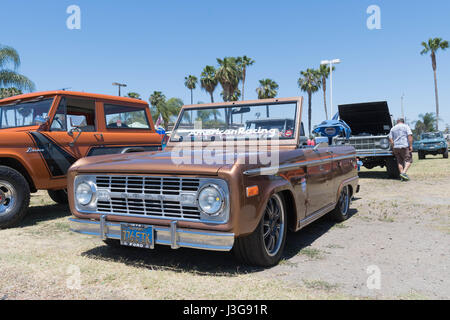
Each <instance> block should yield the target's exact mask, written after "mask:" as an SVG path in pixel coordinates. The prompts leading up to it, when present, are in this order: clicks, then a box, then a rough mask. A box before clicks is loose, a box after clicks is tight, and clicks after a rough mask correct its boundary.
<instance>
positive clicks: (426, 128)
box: [414, 112, 437, 136]
mask: <svg viewBox="0 0 450 320" xmlns="http://www.w3.org/2000/svg"><path fill="white" fill-rule="evenodd" d="M419 118H420V120H417V121H416V123H415V125H414V133H415V134H416V135H417V136H420V134H422V133H424V132H434V131H437V129H436V127H435V124H436V115H435V114H434V113H433V112H427V113H425V114H419Z"/></svg>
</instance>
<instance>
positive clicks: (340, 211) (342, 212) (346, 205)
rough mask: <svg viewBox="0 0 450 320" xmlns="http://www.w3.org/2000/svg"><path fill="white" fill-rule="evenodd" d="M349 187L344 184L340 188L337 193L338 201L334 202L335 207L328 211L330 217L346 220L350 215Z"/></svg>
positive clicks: (336, 219) (338, 220) (341, 220)
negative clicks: (339, 192)
mask: <svg viewBox="0 0 450 320" xmlns="http://www.w3.org/2000/svg"><path fill="white" fill-rule="evenodd" d="M350 198H351V194H350V189H349V187H348V186H344V187H343V188H342V190H341V194H340V195H339V200H338V203H337V204H336V208H334V210H333V211H331V212H330V217H331V218H332V219H333V220H335V221H337V222H343V221H345V220H347V219H348V218H349V216H350V214H349V211H350V202H351V201H350Z"/></svg>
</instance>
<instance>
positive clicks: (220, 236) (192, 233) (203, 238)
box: [69, 218, 235, 251]
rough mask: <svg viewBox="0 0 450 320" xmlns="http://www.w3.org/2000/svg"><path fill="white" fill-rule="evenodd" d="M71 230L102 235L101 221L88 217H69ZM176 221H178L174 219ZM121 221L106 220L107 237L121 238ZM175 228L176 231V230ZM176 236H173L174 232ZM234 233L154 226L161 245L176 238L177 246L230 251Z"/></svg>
mask: <svg viewBox="0 0 450 320" xmlns="http://www.w3.org/2000/svg"><path fill="white" fill-rule="evenodd" d="M69 221H70V225H71V226H70V230H71V231H73V232H76V233H80V234H85V235H90V236H97V237H101V232H100V228H101V225H100V222H99V221H94V220H87V219H78V218H69ZM174 222H176V221H174ZM120 228H121V225H120V223H115V222H108V221H106V220H105V229H104V230H106V231H107V232H105V236H106V238H107V239H115V240H120V232H121V231H120ZM174 230H175V231H174ZM174 232H175V233H176V234H175V237H174V236H173V233H174ZM234 238H235V236H234V233H230V232H217V231H211V232H210V231H206V230H198V229H180V228H175V227H173V226H172V224H171V226H170V227H163V226H153V239H154V243H156V244H161V245H168V246H171V247H172V245H173V239H176V247H177V248H179V247H186V248H194V249H203V250H214V251H230V250H231V249H232V248H233V244H234Z"/></svg>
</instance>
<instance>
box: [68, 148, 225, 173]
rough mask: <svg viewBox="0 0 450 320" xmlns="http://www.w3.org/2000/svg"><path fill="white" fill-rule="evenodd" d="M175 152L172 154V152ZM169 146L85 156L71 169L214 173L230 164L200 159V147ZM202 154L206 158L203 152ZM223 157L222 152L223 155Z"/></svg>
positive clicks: (112, 171) (82, 170)
mask: <svg viewBox="0 0 450 320" xmlns="http://www.w3.org/2000/svg"><path fill="white" fill-rule="evenodd" d="M174 154H175V155H174ZM174 154H173V153H172V152H171V151H170V150H167V149H166V150H165V151H157V152H139V153H128V154H120V155H104V156H95V157H86V158H82V159H80V160H78V161H77V162H76V163H75V164H74V165H73V166H72V169H73V170H76V171H79V172H96V173H97V172H108V173H116V172H117V173H141V172H142V173H156V174H196V175H217V173H218V171H219V170H220V169H221V168H222V167H226V166H228V167H231V166H232V165H229V164H226V163H225V161H220V160H219V161H215V162H214V161H208V160H207V159H202V151H191V152H188V153H186V154H184V155H183V154H181V155H178V154H176V153H174ZM203 157H205V158H206V155H204V156H203ZM224 157H225V156H224Z"/></svg>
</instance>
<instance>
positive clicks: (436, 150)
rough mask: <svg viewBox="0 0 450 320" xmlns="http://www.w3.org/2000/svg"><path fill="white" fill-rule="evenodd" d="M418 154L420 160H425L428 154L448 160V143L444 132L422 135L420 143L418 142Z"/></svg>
mask: <svg viewBox="0 0 450 320" xmlns="http://www.w3.org/2000/svg"><path fill="white" fill-rule="evenodd" d="M417 152H418V154H419V160H423V159H425V157H426V155H427V154H431V155H434V156H436V155H438V154H442V156H443V157H444V158H445V159H447V158H448V142H447V140H446V139H445V138H444V134H443V133H442V132H427V133H422V134H421V135H420V141H418V142H417Z"/></svg>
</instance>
